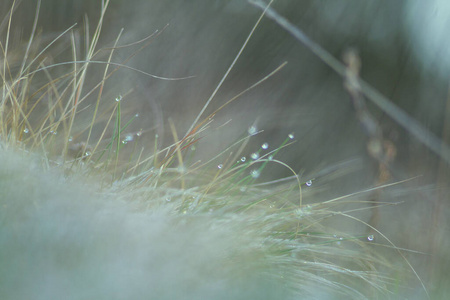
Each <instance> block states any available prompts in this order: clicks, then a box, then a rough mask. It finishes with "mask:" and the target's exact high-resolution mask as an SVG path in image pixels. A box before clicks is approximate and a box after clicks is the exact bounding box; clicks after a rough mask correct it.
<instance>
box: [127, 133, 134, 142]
mask: <svg viewBox="0 0 450 300" xmlns="http://www.w3.org/2000/svg"><path fill="white" fill-rule="evenodd" d="M125 141H127V142H132V141H133V135H132V134H127V135H126V136H125Z"/></svg>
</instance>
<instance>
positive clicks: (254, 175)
mask: <svg viewBox="0 0 450 300" xmlns="http://www.w3.org/2000/svg"><path fill="white" fill-rule="evenodd" d="M250 175H251V176H252V177H253V178H258V177H259V175H261V172H260V171H259V170H252V171H251V172H250Z"/></svg>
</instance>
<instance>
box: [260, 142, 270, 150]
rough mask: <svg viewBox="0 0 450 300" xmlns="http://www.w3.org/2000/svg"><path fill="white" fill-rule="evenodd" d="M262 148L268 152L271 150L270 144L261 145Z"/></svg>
mask: <svg viewBox="0 0 450 300" xmlns="http://www.w3.org/2000/svg"><path fill="white" fill-rule="evenodd" d="M261 148H263V149H264V150H266V149H267V148H269V144H268V143H264V144H262V145H261Z"/></svg>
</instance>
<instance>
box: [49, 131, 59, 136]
mask: <svg viewBox="0 0 450 300" xmlns="http://www.w3.org/2000/svg"><path fill="white" fill-rule="evenodd" d="M50 133H51V134H53V135H56V134H57V133H58V131H56V130H55V131H53V130H50Z"/></svg>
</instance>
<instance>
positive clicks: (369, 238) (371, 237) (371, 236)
mask: <svg viewBox="0 0 450 300" xmlns="http://www.w3.org/2000/svg"><path fill="white" fill-rule="evenodd" d="M374 239H375V237H374V236H373V234H371V235H369V236H368V237H367V240H369V241H370V242H371V241H373V240H374Z"/></svg>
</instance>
